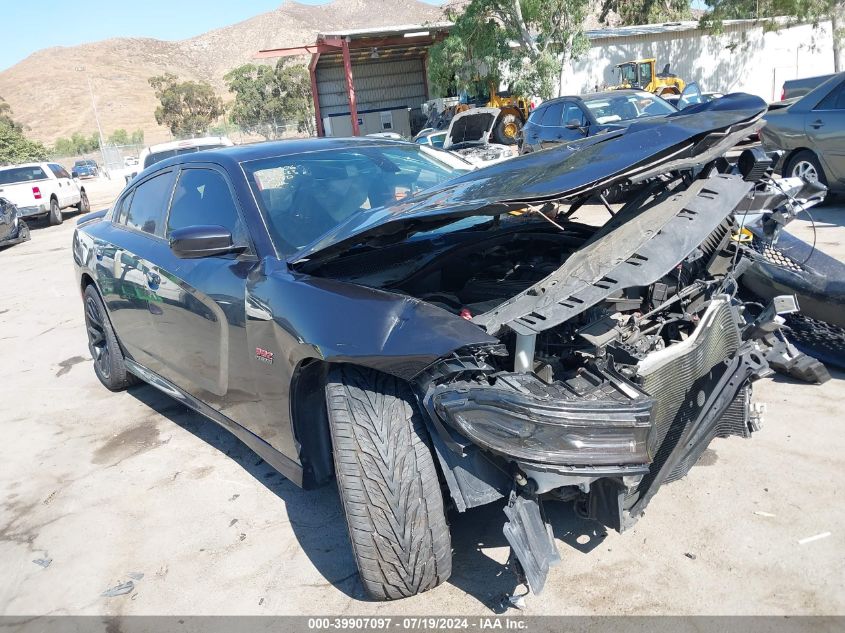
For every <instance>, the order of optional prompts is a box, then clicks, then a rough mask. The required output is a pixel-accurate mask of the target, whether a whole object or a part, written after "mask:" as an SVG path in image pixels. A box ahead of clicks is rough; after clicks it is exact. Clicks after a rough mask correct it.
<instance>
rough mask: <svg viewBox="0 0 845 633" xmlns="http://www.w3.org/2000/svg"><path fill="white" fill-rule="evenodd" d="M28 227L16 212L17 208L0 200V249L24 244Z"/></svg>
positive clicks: (3, 199)
mask: <svg viewBox="0 0 845 633" xmlns="http://www.w3.org/2000/svg"><path fill="white" fill-rule="evenodd" d="M28 239H29V227H28V226H27V225H26V222H24V221H23V220H22V219H21V217H20V213H19V212H18V208H17V207H16V206H15V205H14V204H12V202H10V201H9V200H6V198H0V248H3V247H4V246H11V245H12V244H19V243H20V242H26V241H27V240H28Z"/></svg>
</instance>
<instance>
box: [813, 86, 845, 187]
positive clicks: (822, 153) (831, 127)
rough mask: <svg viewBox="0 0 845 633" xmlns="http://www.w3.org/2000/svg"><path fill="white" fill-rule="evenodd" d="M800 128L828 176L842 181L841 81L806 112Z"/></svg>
mask: <svg viewBox="0 0 845 633" xmlns="http://www.w3.org/2000/svg"><path fill="white" fill-rule="evenodd" d="M804 131H805V133H806V134H807V138H809V139H810V141H811V146H812V147H813V149H814V150H815V152H816V154H817V155H818V156H819V158H820V159H821V162H822V165H824V167H825V171H826V172H827V176H828V178H829V179H831V178H832V179H834V180H838V181H843V180H845V83H841V84H839V86H837V87H836V88H834V89H833V90H832V91H831V92H830V94H828V96H827V97H825V98H824V99H822V101H821V102H820V103H819V104H818V106H816V108H815V109H814V110H812V111H811V112H809V113H807V115H806V117H805V118H804Z"/></svg>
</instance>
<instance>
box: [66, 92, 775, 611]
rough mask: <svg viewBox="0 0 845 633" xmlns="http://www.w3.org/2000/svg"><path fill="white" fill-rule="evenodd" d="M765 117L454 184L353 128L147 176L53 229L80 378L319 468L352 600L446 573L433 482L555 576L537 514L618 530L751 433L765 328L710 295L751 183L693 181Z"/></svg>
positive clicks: (399, 591) (297, 475) (666, 132)
mask: <svg viewBox="0 0 845 633" xmlns="http://www.w3.org/2000/svg"><path fill="white" fill-rule="evenodd" d="M715 105H718V108H712V107H710V106H715ZM765 107H766V104H765V103H764V102H763V101H762V100H760V99H759V98H756V97H751V96H748V95H730V96H728V97H725V98H724V99H722V100H720V101H719V102H712V103H711V104H703V105H702V106H699V107H698V108H697V109H696V111H695V112H693V113H690V114H688V115H680V116H677V117H673V118H672V119H671V120H664V121H655V120H640V121H636V122H634V123H633V124H632V125H631V126H630V127H629V128H628V129H627V130H625V129H620V130H616V131H611V132H608V133H607V134H603V135H596V136H593V137H591V138H589V139H586V140H585V141H582V142H581V143H578V144H573V145H572V146H567V147H560V148H557V149H553V150H550V151H546V152H536V153H532V154H529V155H527V156H521V157H517V158H514V159H512V160H509V161H505V162H502V163H498V164H495V165H491V166H489V167H486V168H484V169H478V170H474V171H470V172H463V171H461V170H456V169H455V168H454V167H452V166H451V165H450V163H449V162H447V161H446V160H441V157H445V158H450V155H449V154H448V153H445V152H442V151H440V150H435V149H432V148H428V147H425V146H419V145H415V144H412V143H396V142H391V141H385V140H380V139H372V138H357V139H305V140H292V141H284V142H277V143H261V144H255V145H246V146H241V147H237V148H225V149H219V150H214V151H209V152H204V153H202V154H183V155H179V156H176V157H174V158H170V159H168V160H164V161H161V162H158V163H156V164H155V165H153V166H151V167H150V168H148V169H147V170H145V172H144V173H143V174H141V175H140V176H139V177H138V178H137V179H135V180H133V181H132V182H131V183H130V185H129V186H128V187H127V188H126V189H125V190H124V191H123V192H122V193H121V195H120V196H119V198H118V199H117V201H116V202H115V204H114V206H113V207H112V208H111V209H110V210H108V211H104V212H101V213H97V214H95V215H93V216H89V217H87V218H84V219H83V220H82V221H81V222H80V223H79V225H78V226H77V229H76V231H75V233H74V237H73V246H72V251H73V258H74V262H75V265H76V275H77V277H76V282H77V284H78V288H79V290H80V291H81V293H82V297H83V302H84V307H85V321H86V329H87V332H88V336H89V349H90V352H91V355H92V357H93V359H94V361H93V364H94V371H95V373H96V375H97V377H98V378H99V380H100V381H101V382H102V384H103V385H105V387H107V388H108V389H111V390H115V391H117V390H120V389H123V388H125V387H126V386H127V385H129V384H131V383H133V382H136V381H137V380H139V379H140V380H143V381H146V382H148V383H149V384H151V385H153V386H154V387H156V388H158V389H161V390H163V391H164V392H165V393H167V394H169V395H171V396H174V397H175V398H177V399H178V400H179V401H180V402H182V403H184V404H185V405H187V406H189V407H192V408H193V409H195V410H197V411H199V412H200V413H202V414H203V415H205V416H207V417H209V418H210V419H211V420H214V421H215V422H217V423H218V424H221V425H222V426H224V427H225V428H227V429H229V430H230V431H231V432H232V433H234V434H235V435H236V436H237V437H238V438H240V439H241V440H242V441H243V442H244V443H246V444H247V445H248V446H249V447H250V448H252V449H253V450H254V451H255V452H256V453H258V454H259V455H260V456H261V457H262V458H263V459H264V460H265V461H267V462H268V463H269V464H271V465H272V466H273V467H274V468H276V469H278V470H279V472H281V473H282V474H283V475H284V476H286V477H287V478H288V479H289V480H290V481H292V482H293V483H295V484H296V485H300V486H304V487H306V488H311V487H315V486H319V485H322V484H325V483H327V482H329V481H330V480H331V479H332V477H333V476H334V477H336V478H337V485H338V489H339V493H340V498H341V501H342V505H343V508H344V511H345V515H346V520H347V523H348V528H349V533H350V539H351V541H352V549H353V553H354V556H355V559H356V561H357V564H358V569H359V573H360V578H361V581H362V583H363V585H364V588H365V589H366V591H367V592H368V593H369V594H370V595H371V596H373V597H374V598H376V599H394V598H400V597H404V596H409V595H412V594H416V593H419V592H421V591H425V590H427V589H431V588H433V587H434V586H436V585H438V584H439V583H441V582H443V581H444V580H445V579H446V578H448V576H449V574H450V572H451V566H452V558H451V556H452V554H451V542H450V536H449V526H448V523H447V521H446V507H447V506H446V502H445V501H444V499H443V496H442V493H441V490H446V491H447V493H448V495H449V496H450V497H451V503H452V505H453V506H454V507H455V509H456V510H457V511H460V512H462V511H465V510H466V509H467V508H472V507H475V506H479V505H483V504H487V503H491V502H493V501H496V500H498V499H501V498H502V497H506V498H509V502H508V504H507V506H506V509H505V516H503V517H502V522H503V526H504V527H503V530H504V534H505V536H506V538H507V539H508V541H509V543H510V544H511V546H512V548H513V551H514V553H515V555H516V557H517V558H518V560H519V561H520V563H521V567H520V566H517V568H518V569H522V570H523V571H524V574H525V579H526V580H527V582H528V584H529V586H530V588H531V589H532V590H533V591H536V592H539V591H540V590H542V587H543V583H544V581H545V576H546V572H547V571H548V567H549V566H550V565H553V564H555V563H556V562H558V561H559V560H560V556H559V554H558V552H557V549H556V546H555V543H554V540H553V539H552V538H551V536H550V535H551V527H549V526H547V525H546V524H544V519H543V514H542V509H541V504H542V503H543V502H544V499H545V500H549V501H551V500H553V499H556V500H558V501H567V502H574V503H575V504H576V505H577V507H578V508H579V511H580V512H582V514H583V515H584V516H589V517H591V518H592V519H594V520H596V521H600V522H602V523H604V524H605V525H607V526H610V527H612V528H615V529H617V530H620V531H622V530H625V529H627V528H629V527H630V526H631V525H633V523H634V522H635V521H636V519H637V518H638V517H639V516H640V515H641V514H642V512H643V510H644V508H645V507H646V506H647V505H648V503H649V501H650V499H651V498H652V497H653V495H654V494H655V493H656V491H657V490H658V489H659V488H660V486H661V485H662V484H664V483H667V482H670V481H674V480H676V479H678V478H680V477H683V476H684V475H685V474H686V473H687V472H688V470H689V469H690V468H691V467H692V465H693V464H695V462H696V461H697V460H698V458H699V457H700V456H701V454H702V452H703V451H704V450H705V448H706V447H707V446H708V444H709V443H710V441H711V440H712V439H713V438H714V437H716V436H719V437H727V436H732V435H736V436H741V437H748V436H749V435H750V434H751V432H752V431H753V430H756V429H757V424H758V422H759V420H758V418H757V416H756V413H755V411H756V410H755V408H754V407H752V405H751V404H750V403H751V388H752V385H751V383H752V381H753V380H754V379H755V378H757V377H760V376H762V375H766V374H767V373H768V371H769V370H768V368H767V365H766V360H765V355H766V350H767V347H766V346H765V345H764V344H762V343H760V342H759V341H760V339H759V337H758V333H759V332H761V331H765V332H767V333H769V332H771V331H773V330H776V329H777V327H778V323H779V321H778V320H777V318H776V316H777V312H776V311H773V312H772V315H771V317H770V318H767V317H765V315H763V316H758V315H759V314H760V311H759V310H757V309H756V308H755V309H752V308H753V306H745V305H744V304H742V302H741V301H739V300H738V299H737V298H736V296H735V292H733V291H732V289H735V288H736V287H737V280H736V277H738V276H739V275H741V271H742V270H743V269H744V268H743V267H742V266H741V264H742V263H743V262H742V261H737V260H741V258H742V255H741V254H740V253H737V252H736V250H735V249H736V248H739V245H738V242H737V241H735V240H732V235H733V234H734V232H735V231H737V230H738V226H737V223H736V220H735V213H737V212H738V211H741V210H743V209H744V208H745V205H747V200H748V198H749V194H750V193H751V192H752V191H753V189H754V187H755V185H756V183H755V182H754V178H753V177H748V174H755V173H758V172H759V173H763V174H764V173H765V170H764V169H755V168H754V167H755V165H754V164H753V162H754V156H752V161H751V164H748V165H747V164H746V163H745V162H743V165H744V166H745V167H748V169H747V172H744V173H746V175H745V176H743V174H741V173H714V172H711V171H708V172H705V173H701V167H702V166H703V165H710V164H713V162H714V160H715V159H716V158H717V157H718V156H720V155H721V154H722V153H723V152H725V151H727V150H728V149H730V148H731V147H733V145H734V144H735V143H736V141H737V140H738V139H740V138H742V137H744V136H746V135H748V134H749V133H750V132H751V131H753V130H755V129H756V128H757V127H759V125H760V120H759V119H760V116H761V115H762V113H763V112H764V111H765ZM690 173H696V174H697V177H696V178H690V177H689V174H690ZM623 179H624V180H628V181H634V182H645V183H650V184H649V185H647V186H648V189H647V191H645V192H641V193H640V194H639V195H637V196H635V197H633V198H632V199H631V200H630V201H629V203H628V204H627V205H626V206H625V207H623V208H622V209H621V210H620V211H619V212H618V213H616V214H615V216H614V217H613V218H612V219H610V220H609V221H608V222H607V224H605V225H604V226H601V227H595V226H588V225H584V224H580V223H577V222H573V221H570V220H568V219H567V216H566V209H568V208H569V203H576V204H577V203H578V201H582V200H584V199H585V198H587V197H589V196H591V195H593V194H594V193H595V192H596V191H597V190H600V189H601V188H603V187H606V186H608V185H613V184H614V183H616V182H619V181H620V180H623ZM560 203H566V204H560ZM561 229H563V230H561ZM779 476H781V477H783V476H787V477H788V473H787V474H786V475H784V474H782V473H781V474H780V475H779ZM699 483H701V482H699ZM726 494H731V492H730V491H728V493H726ZM738 494H741V492H740V493H738ZM744 501H745V500H743V499H742V498H741V497H737V498H736V499H728V498H724V499H721V500H720V501H719V503H734V504H736V503H741V502H744ZM506 518H507V519H508V520H505V519H506Z"/></svg>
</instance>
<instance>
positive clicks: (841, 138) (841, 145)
mask: <svg viewBox="0 0 845 633" xmlns="http://www.w3.org/2000/svg"><path fill="white" fill-rule="evenodd" d="M765 119H766V127H764V128H763V129H762V130H761V133H760V134H761V141H762V143H763V146H764V147H766V148H769V149H780V150H784V152H785V154H784V157H783V160H782V162H781V172H782V173H783V175H785V176H799V177H801V178H805V179H807V180H810V181H813V182H815V181H818V182H821V183H822V184H824V185H827V186H828V187H829V188H830V189H831V190H833V191H837V192H843V191H845V73H839V74H837V75H834V76H832V77H830V78H829V79H828V80H827V81H825V82H824V83H822V84H821V85H819V86H817V87H816V88H814V89H813V90H811V91H810V92H809V93H807V94H806V95H805V96H803V97H801V98H800V99H798V100H797V101H795V102H794V103H792V104H791V105H788V106H786V107H782V108H777V109H770V110H769V111H768V112H767V113H766V116H765Z"/></svg>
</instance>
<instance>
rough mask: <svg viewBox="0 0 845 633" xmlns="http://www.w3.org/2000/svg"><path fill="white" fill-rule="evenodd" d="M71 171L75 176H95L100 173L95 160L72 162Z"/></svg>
mask: <svg viewBox="0 0 845 633" xmlns="http://www.w3.org/2000/svg"><path fill="white" fill-rule="evenodd" d="M71 173H73V174H76V176H74V177H75V178H96V177H97V176H99V175H100V167H99V165H97V161H95V160H78V161H76V162H75V163H74V164H73V168H72V169H71Z"/></svg>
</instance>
